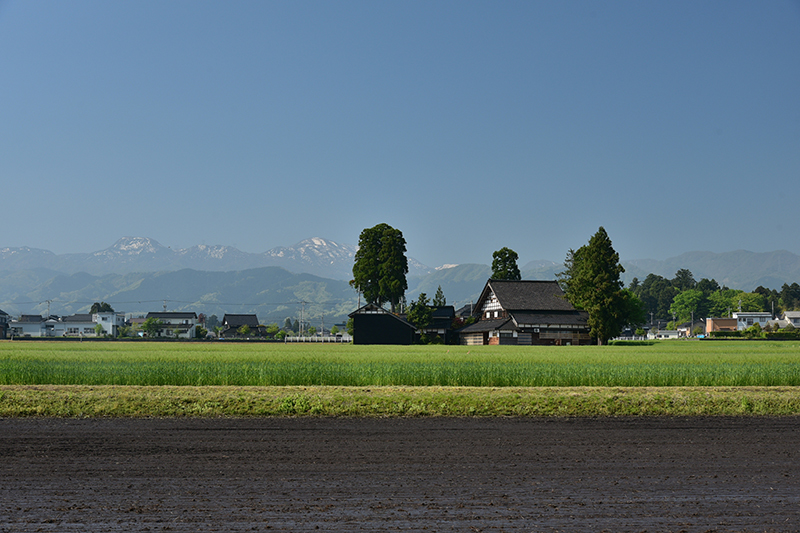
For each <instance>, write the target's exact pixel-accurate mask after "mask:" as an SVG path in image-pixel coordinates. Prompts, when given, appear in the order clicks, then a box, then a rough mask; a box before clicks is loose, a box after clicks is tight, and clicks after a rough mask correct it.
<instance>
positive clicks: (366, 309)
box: [347, 303, 414, 328]
mask: <svg viewBox="0 0 800 533" xmlns="http://www.w3.org/2000/svg"><path fill="white" fill-rule="evenodd" d="M368 314H378V315H389V316H391V317H393V318H395V319H397V320H399V321H400V322H403V323H404V324H407V325H408V326H409V327H412V328H413V327H414V324H412V323H411V322H409V321H408V320H406V317H405V315H395V314H394V313H392V312H391V311H387V310H386V309H384V308H383V307H381V306H380V305H378V304H374V303H369V304H366V305H362V306H361V307H359V308H358V309H356V310H355V311H353V312H352V313H350V314H349V315H347V316H349V317H351V318H352V317H354V316H355V315H368Z"/></svg>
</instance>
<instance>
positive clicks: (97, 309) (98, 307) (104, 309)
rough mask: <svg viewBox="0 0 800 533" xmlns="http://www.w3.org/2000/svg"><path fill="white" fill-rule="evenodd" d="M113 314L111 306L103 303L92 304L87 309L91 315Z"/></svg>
mask: <svg viewBox="0 0 800 533" xmlns="http://www.w3.org/2000/svg"><path fill="white" fill-rule="evenodd" d="M113 312H114V308H112V307H111V305H109V304H107V303H105V302H95V303H93V304H92V308H91V309H89V313H91V314H93V315H94V314H97V313H113Z"/></svg>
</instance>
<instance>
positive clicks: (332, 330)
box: [331, 326, 339, 335]
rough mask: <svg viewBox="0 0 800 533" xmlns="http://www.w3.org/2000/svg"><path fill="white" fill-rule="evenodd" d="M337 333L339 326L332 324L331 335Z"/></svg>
mask: <svg viewBox="0 0 800 533" xmlns="http://www.w3.org/2000/svg"><path fill="white" fill-rule="evenodd" d="M338 333H339V326H333V327H332V328H331V335H336V334H338Z"/></svg>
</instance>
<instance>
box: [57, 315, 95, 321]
mask: <svg viewBox="0 0 800 533" xmlns="http://www.w3.org/2000/svg"><path fill="white" fill-rule="evenodd" d="M61 321H62V322H91V321H92V315H91V313H80V314H76V315H70V316H65V317H61Z"/></svg>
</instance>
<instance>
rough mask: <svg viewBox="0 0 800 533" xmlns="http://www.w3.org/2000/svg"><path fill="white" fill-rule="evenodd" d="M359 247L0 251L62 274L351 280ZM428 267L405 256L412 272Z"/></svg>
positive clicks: (306, 244) (130, 240)
mask: <svg viewBox="0 0 800 533" xmlns="http://www.w3.org/2000/svg"><path fill="white" fill-rule="evenodd" d="M356 250H357V247H356V246H353V245H349V244H339V243H337V242H335V241H332V240H329V239H323V238H321V237H312V238H309V239H305V240H302V241H300V242H298V243H296V244H295V245H293V246H279V247H276V248H272V249H270V250H267V251H266V252H263V253H249V252H243V251H241V250H239V249H237V248H234V247H232V246H224V245H205V244H200V245H195V246H191V247H189V248H183V249H178V250H173V249H172V248H170V247H167V246H164V245H162V244H161V243H159V242H158V241H156V240H155V239H152V238H149V237H133V236H126V237H122V238H120V239H118V240H117V241H116V242H115V243H114V244H113V245H111V246H110V247H108V248H105V249H103V250H98V251H96V252H90V253H70V254H61V255H57V254H54V253H53V252H50V251H49V250H43V249H39V248H30V247H16V248H12V247H7V248H2V249H0V271H3V270H7V271H17V270H28V269H32V268H47V269H50V270H55V271H58V272H62V273H64V274H75V273H77V272H86V273H89V274H93V275H104V274H127V273H132V272H160V271H175V270H182V269H185V268H191V269H194V270H204V271H209V272H228V271H236V270H245V269H248V268H260V267H265V266H279V267H283V268H285V269H286V270H289V271H290V272H298V273H300V272H306V273H309V274H314V275H318V276H321V277H326V278H332V279H340V280H347V281H349V280H350V279H351V278H352V268H353V261H354V258H355V253H356ZM430 270H431V269H430V268H428V267H427V266H425V265H423V264H422V263H420V262H419V261H416V260H414V259H413V258H409V271H410V273H411V274H412V275H421V274H427V273H428V272H429V271H430Z"/></svg>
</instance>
